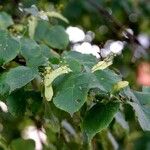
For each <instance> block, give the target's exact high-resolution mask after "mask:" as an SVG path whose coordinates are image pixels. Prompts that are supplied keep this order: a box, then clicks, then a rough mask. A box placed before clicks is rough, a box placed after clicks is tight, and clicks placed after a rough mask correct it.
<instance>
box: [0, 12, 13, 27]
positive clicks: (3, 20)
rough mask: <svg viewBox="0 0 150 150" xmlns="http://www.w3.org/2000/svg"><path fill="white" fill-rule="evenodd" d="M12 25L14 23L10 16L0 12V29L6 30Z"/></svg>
mask: <svg viewBox="0 0 150 150" xmlns="http://www.w3.org/2000/svg"><path fill="white" fill-rule="evenodd" d="M13 24H14V22H13V20H12V17H11V16H10V15H8V14H7V13H6V12H0V29H7V28H8V27H9V26H11V25H13Z"/></svg>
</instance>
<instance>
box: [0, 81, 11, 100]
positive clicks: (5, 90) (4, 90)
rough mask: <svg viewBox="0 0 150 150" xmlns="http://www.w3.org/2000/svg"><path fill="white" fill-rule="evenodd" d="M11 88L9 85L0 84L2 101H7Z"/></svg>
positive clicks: (0, 98)
mask: <svg viewBox="0 0 150 150" xmlns="http://www.w3.org/2000/svg"><path fill="white" fill-rule="evenodd" d="M9 91H10V87H9V85H8V84H4V83H0V100H3V99H5V98H6V97H7V96H8V95H9Z"/></svg>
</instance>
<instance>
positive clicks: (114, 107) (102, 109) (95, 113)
mask: <svg viewBox="0 0 150 150" xmlns="http://www.w3.org/2000/svg"><path fill="white" fill-rule="evenodd" d="M118 109H119V103H118V102H116V103H115V102H109V103H107V104H103V103H98V104H96V105H94V106H93V107H92V108H91V109H90V110H89V111H88V112H87V114H86V116H85V118H84V120H83V125H82V128H83V131H84V132H85V133H86V135H87V136H88V140H91V139H92V137H93V136H94V135H95V134H96V133H98V132H100V131H102V130H103V129H105V128H107V127H108V125H109V124H110V122H111V121H112V119H113V117H114V115H115V114H116V113H117V111H118Z"/></svg>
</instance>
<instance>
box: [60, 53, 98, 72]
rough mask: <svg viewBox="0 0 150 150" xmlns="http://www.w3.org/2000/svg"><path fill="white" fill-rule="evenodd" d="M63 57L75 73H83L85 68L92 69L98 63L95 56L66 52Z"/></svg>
mask: <svg viewBox="0 0 150 150" xmlns="http://www.w3.org/2000/svg"><path fill="white" fill-rule="evenodd" d="M62 57H63V59H64V61H66V63H67V64H68V65H69V67H70V69H71V70H73V71H74V72H81V71H82V69H83V68H84V69H87V68H90V69H91V68H92V67H93V65H95V64H96V63H97V62H98V61H97V59H96V57H95V56H93V55H87V54H81V53H79V52H75V51H69V52H65V53H64V54H63V56H62Z"/></svg>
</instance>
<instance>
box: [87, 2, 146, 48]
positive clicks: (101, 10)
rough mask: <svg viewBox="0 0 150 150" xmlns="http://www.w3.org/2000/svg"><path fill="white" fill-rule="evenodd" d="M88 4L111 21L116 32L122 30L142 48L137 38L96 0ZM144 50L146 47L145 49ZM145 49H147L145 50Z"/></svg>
mask: <svg viewBox="0 0 150 150" xmlns="http://www.w3.org/2000/svg"><path fill="white" fill-rule="evenodd" d="M87 2H88V3H89V4H90V5H92V6H93V7H94V8H95V9H96V10H97V11H98V12H99V14H100V15H101V16H103V17H104V19H105V20H106V21H110V22H111V23H112V24H113V25H114V27H115V29H116V30H121V31H123V32H124V33H125V34H126V36H127V37H128V38H129V40H130V41H134V43H136V44H138V45H140V46H142V45H141V44H140V42H139V41H138V39H137V38H136V36H134V35H132V34H131V33H130V32H128V31H127V30H126V29H125V27H124V26H123V25H122V24H121V22H119V21H118V20H117V19H116V18H114V17H113V16H112V15H111V14H110V13H109V12H108V11H107V10H105V9H104V8H103V7H102V6H101V5H98V4H97V2H95V1H94V0H87ZM142 47H143V46H142ZM143 48H144V47H143ZM144 49H145V48H144Z"/></svg>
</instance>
